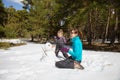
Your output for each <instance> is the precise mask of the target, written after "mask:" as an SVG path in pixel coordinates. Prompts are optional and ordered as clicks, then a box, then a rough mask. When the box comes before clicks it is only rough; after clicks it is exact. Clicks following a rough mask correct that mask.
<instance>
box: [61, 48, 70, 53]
mask: <svg viewBox="0 0 120 80" xmlns="http://www.w3.org/2000/svg"><path fill="white" fill-rule="evenodd" d="M60 51H61V52H66V53H67V52H68V51H69V49H68V48H65V47H63V48H61V49H60Z"/></svg>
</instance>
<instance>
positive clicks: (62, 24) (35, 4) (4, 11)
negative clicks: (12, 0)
mask: <svg viewBox="0 0 120 80" xmlns="http://www.w3.org/2000/svg"><path fill="white" fill-rule="evenodd" d="M21 3H23V4H24V6H23V10H16V9H14V8H13V7H12V6H10V7H9V8H5V7H4V4H3V3H2V0H0V38H6V37H7V38H19V37H27V38H31V40H32V41H33V40H34V39H37V40H42V38H46V39H50V38H52V37H53V36H54V35H56V32H57V31H58V30H59V29H63V30H64V32H66V33H65V35H66V36H68V34H67V33H68V32H69V30H70V29H71V28H78V29H79V30H80V32H82V35H83V37H82V39H83V40H86V41H87V42H88V44H89V45H91V44H92V42H94V41H96V40H99V39H101V40H102V41H101V43H105V41H106V40H109V41H110V44H112V45H113V44H114V43H115V40H117V41H118V43H119V42H120V0H99V1H98V0H24V1H22V2H21Z"/></svg>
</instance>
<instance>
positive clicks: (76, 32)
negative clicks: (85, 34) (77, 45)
mask: <svg viewBox="0 0 120 80" xmlns="http://www.w3.org/2000/svg"><path fill="white" fill-rule="evenodd" d="M72 31H73V32H74V33H75V34H77V35H78V36H79V37H80V38H81V39H82V32H81V31H79V30H78V29H76V28H74V29H71V32H72Z"/></svg>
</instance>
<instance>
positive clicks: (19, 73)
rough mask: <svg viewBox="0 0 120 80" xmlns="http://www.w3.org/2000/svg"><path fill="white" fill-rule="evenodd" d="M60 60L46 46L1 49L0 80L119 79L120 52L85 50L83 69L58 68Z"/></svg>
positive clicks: (32, 44) (32, 45)
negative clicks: (56, 64) (57, 63)
mask: <svg viewBox="0 0 120 80" xmlns="http://www.w3.org/2000/svg"><path fill="white" fill-rule="evenodd" d="M44 50H46V54H44ZM59 55H60V56H62V55H61V53H60V54H59ZM61 59H62V58H56V57H55V54H54V49H49V48H46V47H45V44H34V43H27V45H23V46H19V47H12V48H9V49H8V50H2V49H1V50H0V80H120V53H115V52H96V51H87V50H83V62H82V65H83V66H84V67H85V69H84V70H78V69H59V68H56V67H55V62H56V61H59V60H61Z"/></svg>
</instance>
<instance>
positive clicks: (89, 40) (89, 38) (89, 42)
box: [87, 10, 92, 45]
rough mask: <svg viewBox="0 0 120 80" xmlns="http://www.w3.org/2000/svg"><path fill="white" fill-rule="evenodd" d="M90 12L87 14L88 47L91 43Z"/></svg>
mask: <svg viewBox="0 0 120 80" xmlns="http://www.w3.org/2000/svg"><path fill="white" fill-rule="evenodd" d="M91 29H92V10H90V12H89V14H88V39H87V40H88V45H91V43H92V31H91Z"/></svg>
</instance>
